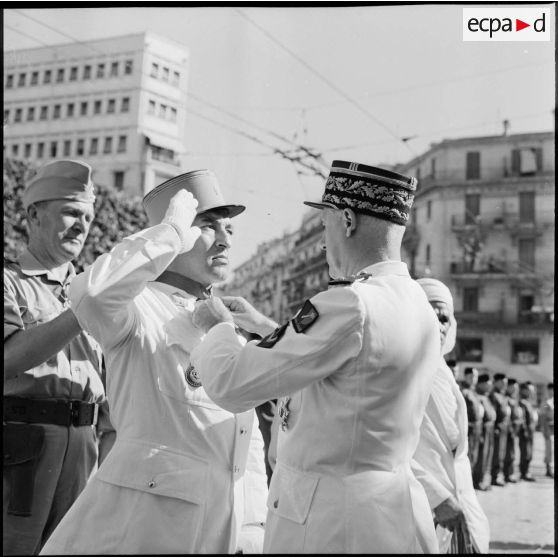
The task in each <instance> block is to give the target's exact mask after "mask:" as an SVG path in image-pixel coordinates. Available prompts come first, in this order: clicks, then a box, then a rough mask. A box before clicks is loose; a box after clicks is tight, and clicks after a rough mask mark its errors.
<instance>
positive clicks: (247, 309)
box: [221, 296, 277, 337]
mask: <svg viewBox="0 0 558 558" xmlns="http://www.w3.org/2000/svg"><path fill="white" fill-rule="evenodd" d="M221 300H222V301H223V304H224V305H225V306H226V307H227V308H228V309H229V311H230V312H231V313H232V316H233V318H234V323H235V324H236V325H237V326H239V327H241V328H242V329H244V330H246V331H248V332H250V333H256V334H258V335H261V336H262V337H265V336H266V335H267V334H268V333H271V332H272V331H273V330H274V329H275V328H276V327H277V323H275V322H274V321H273V320H271V319H269V318H266V317H265V316H264V315H263V314H262V313H261V312H258V311H257V310H256V309H255V308H254V307H253V306H252V305H251V304H250V303H249V302H248V301H247V300H246V299H244V298H242V297H241V296H224V297H222V299H221Z"/></svg>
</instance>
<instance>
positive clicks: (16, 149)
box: [12, 143, 19, 157]
mask: <svg viewBox="0 0 558 558" xmlns="http://www.w3.org/2000/svg"><path fill="white" fill-rule="evenodd" d="M12 155H13V156H14V157H17V156H18V155H19V145H18V144H17V143H14V144H13V145H12Z"/></svg>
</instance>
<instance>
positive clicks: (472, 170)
mask: <svg viewBox="0 0 558 558" xmlns="http://www.w3.org/2000/svg"><path fill="white" fill-rule="evenodd" d="M480 176H481V174H480V151H469V152H468V153H467V161H466V168H465V179H466V180H478V179H479V178H480Z"/></svg>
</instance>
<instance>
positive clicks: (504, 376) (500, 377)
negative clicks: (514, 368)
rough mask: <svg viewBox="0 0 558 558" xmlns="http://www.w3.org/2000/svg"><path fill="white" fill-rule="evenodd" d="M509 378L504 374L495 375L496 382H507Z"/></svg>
mask: <svg viewBox="0 0 558 558" xmlns="http://www.w3.org/2000/svg"><path fill="white" fill-rule="evenodd" d="M506 378H507V376H506V375H505V374H503V373H502V372H497V373H496V374H494V381H495V382H497V381H498V380H505V379H506Z"/></svg>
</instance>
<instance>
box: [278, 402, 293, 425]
mask: <svg viewBox="0 0 558 558" xmlns="http://www.w3.org/2000/svg"><path fill="white" fill-rule="evenodd" d="M290 402H291V398H290V397H283V398H282V399H281V401H280V403H279V424H280V425H281V430H282V431H283V432H285V430H287V428H288V427H289V424H288V423H289V415H290V414H291V411H290V410H289V403H290Z"/></svg>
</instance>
